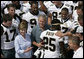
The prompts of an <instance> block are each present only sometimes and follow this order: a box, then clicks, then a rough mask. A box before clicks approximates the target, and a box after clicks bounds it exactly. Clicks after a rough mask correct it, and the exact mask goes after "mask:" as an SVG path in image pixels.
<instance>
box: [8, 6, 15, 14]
mask: <svg viewBox="0 0 84 59" xmlns="http://www.w3.org/2000/svg"><path fill="white" fill-rule="evenodd" d="M8 12H9V14H10V15H11V16H14V14H15V8H13V7H10V8H9V10H8Z"/></svg>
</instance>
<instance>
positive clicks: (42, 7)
mask: <svg viewBox="0 0 84 59" xmlns="http://www.w3.org/2000/svg"><path fill="white" fill-rule="evenodd" d="M39 3H40V5H41V7H40V10H42V11H44V12H45V14H47V8H46V6H45V5H44V4H43V2H42V1H39Z"/></svg>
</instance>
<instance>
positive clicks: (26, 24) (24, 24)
mask: <svg viewBox="0 0 84 59" xmlns="http://www.w3.org/2000/svg"><path fill="white" fill-rule="evenodd" d="M24 28H26V29H27V28H28V23H27V21H26V20H22V21H21V23H20V24H19V30H22V29H24Z"/></svg>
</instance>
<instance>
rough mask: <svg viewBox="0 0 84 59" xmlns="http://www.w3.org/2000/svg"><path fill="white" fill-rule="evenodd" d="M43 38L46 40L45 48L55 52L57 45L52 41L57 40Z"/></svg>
mask: <svg viewBox="0 0 84 59" xmlns="http://www.w3.org/2000/svg"><path fill="white" fill-rule="evenodd" d="M43 40H44V49H46V50H50V51H53V52H54V51H55V49H56V46H55V45H54V44H53V43H52V41H54V42H55V39H54V38H47V37H43Z"/></svg>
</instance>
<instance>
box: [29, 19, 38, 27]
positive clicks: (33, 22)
mask: <svg viewBox="0 0 84 59" xmlns="http://www.w3.org/2000/svg"><path fill="white" fill-rule="evenodd" d="M30 24H31V28H33V27H34V26H35V25H36V24H37V22H36V19H31V20H30Z"/></svg>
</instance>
